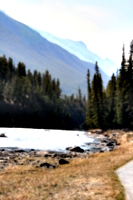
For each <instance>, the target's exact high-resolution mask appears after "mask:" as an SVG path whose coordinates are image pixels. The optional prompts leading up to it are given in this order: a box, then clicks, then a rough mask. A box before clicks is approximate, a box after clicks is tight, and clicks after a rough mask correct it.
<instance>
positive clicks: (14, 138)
mask: <svg viewBox="0 0 133 200" xmlns="http://www.w3.org/2000/svg"><path fill="white" fill-rule="evenodd" d="M1 133H4V134H5V135H6V136H7V138H2V137H1V138H0V148H5V147H6V148H7V147H8V148H16V147H17V148H22V149H27V150H28V149H38V150H48V151H65V149H66V147H74V146H80V147H82V148H83V149H87V148H88V149H89V146H88V145H86V143H93V142H94V139H93V138H91V137H88V136H87V135H86V134H85V132H84V131H65V130H45V129H27V128H0V134H1Z"/></svg>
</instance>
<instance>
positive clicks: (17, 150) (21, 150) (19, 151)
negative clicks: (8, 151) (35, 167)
mask: <svg viewBox="0 0 133 200" xmlns="http://www.w3.org/2000/svg"><path fill="white" fill-rule="evenodd" d="M14 152H15V153H24V152H25V151H24V150H23V149H16V150H14Z"/></svg>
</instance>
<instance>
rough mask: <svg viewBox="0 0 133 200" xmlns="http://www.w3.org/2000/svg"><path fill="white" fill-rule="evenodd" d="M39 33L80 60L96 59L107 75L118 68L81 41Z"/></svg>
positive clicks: (92, 60) (89, 60)
mask: <svg viewBox="0 0 133 200" xmlns="http://www.w3.org/2000/svg"><path fill="white" fill-rule="evenodd" d="M39 33H40V34H41V35H42V36H43V37H44V38H46V39H47V40H49V41H50V42H53V43H55V44H58V45H59V46H61V47H62V48H64V49H66V50H67V51H68V52H70V53H72V54H74V55H75V56H77V57H78V58H80V59H81V60H84V61H87V62H91V63H94V64H95V62H96V61H97V62H98V65H99V67H100V68H101V69H102V70H103V71H104V72H105V73H106V74H108V75H109V76H111V75H112V73H116V70H117V69H118V68H119V66H118V65H117V64H116V63H115V62H113V61H112V60H110V59H108V58H106V59H102V58H100V57H99V56H98V55H96V54H95V53H93V52H91V51H90V50H88V49H87V46H86V45H85V44H84V43H83V42H82V41H73V40H68V39H62V38H58V37H56V36H54V35H52V34H50V33H47V32H44V31H39Z"/></svg>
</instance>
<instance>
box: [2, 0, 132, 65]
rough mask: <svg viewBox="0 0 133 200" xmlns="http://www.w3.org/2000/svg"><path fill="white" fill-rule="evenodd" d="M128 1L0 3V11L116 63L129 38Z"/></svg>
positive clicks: (14, 0)
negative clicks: (69, 40)
mask: <svg viewBox="0 0 133 200" xmlns="http://www.w3.org/2000/svg"><path fill="white" fill-rule="evenodd" d="M132 8H133V1H132V0H0V9H1V10H3V11H5V12H6V13H7V14H8V15H9V16H11V17H13V18H14V19H16V20H18V21H21V22H23V23H25V24H27V25H29V26H31V27H33V28H35V29H37V30H41V31H46V32H49V33H51V34H53V35H56V36H58V37H61V38H67V39H72V40H77V41H78V40H80V41H83V42H84V43H85V44H86V45H87V47H88V49H89V50H91V51H93V52H95V53H96V54H98V55H99V56H101V57H102V58H106V57H108V58H110V59H112V60H114V61H115V62H117V63H118V64H120V62H121V55H122V45H123V43H124V44H125V47H126V54H127V58H128V56H129V45H130V42H131V40H132V39H133V9H132Z"/></svg>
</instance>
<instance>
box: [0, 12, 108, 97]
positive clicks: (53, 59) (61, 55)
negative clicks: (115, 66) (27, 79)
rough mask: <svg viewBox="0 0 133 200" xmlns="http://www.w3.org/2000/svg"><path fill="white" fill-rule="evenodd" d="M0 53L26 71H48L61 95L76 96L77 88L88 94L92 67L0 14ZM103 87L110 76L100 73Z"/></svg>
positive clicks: (26, 27) (24, 26)
mask: <svg viewBox="0 0 133 200" xmlns="http://www.w3.org/2000/svg"><path fill="white" fill-rule="evenodd" d="M0 54H1V55H3V54H5V55H6V57H7V58H8V57H11V58H13V60H14V63H15V65H16V64H17V63H18V62H19V61H20V62H24V63H25V64H26V67H27V69H31V71H33V70H35V69H36V70H38V71H40V72H42V73H44V72H45V71H46V70H47V69H48V70H49V72H50V73H51V75H52V77H54V78H59V79H60V82H61V88H62V93H65V94H67V95H71V94H72V93H74V94H76V92H77V90H78V87H80V88H81V90H82V93H83V94H86V93H87V84H86V74H87V70H88V68H89V69H90V74H91V77H92V76H93V74H94V64H92V63H90V62H85V61H82V60H80V59H79V58H78V57H76V56H75V55H73V54H71V53H69V52H68V51H66V50H65V49H63V48H62V47H60V46H58V45H57V44H54V43H51V42H49V41H48V40H47V39H45V38H44V37H42V36H41V35H40V34H39V33H38V32H37V31H35V30H33V29H31V28H30V27H28V26H26V25H24V24H22V23H20V22H18V21H16V20H14V19H12V18H10V17H9V16H7V15H6V14H4V13H3V12H1V11H0ZM101 74H102V77H103V82H104V85H105V86H106V85H107V82H108V80H109V76H108V75H106V74H105V73H104V72H103V71H102V70H101Z"/></svg>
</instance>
